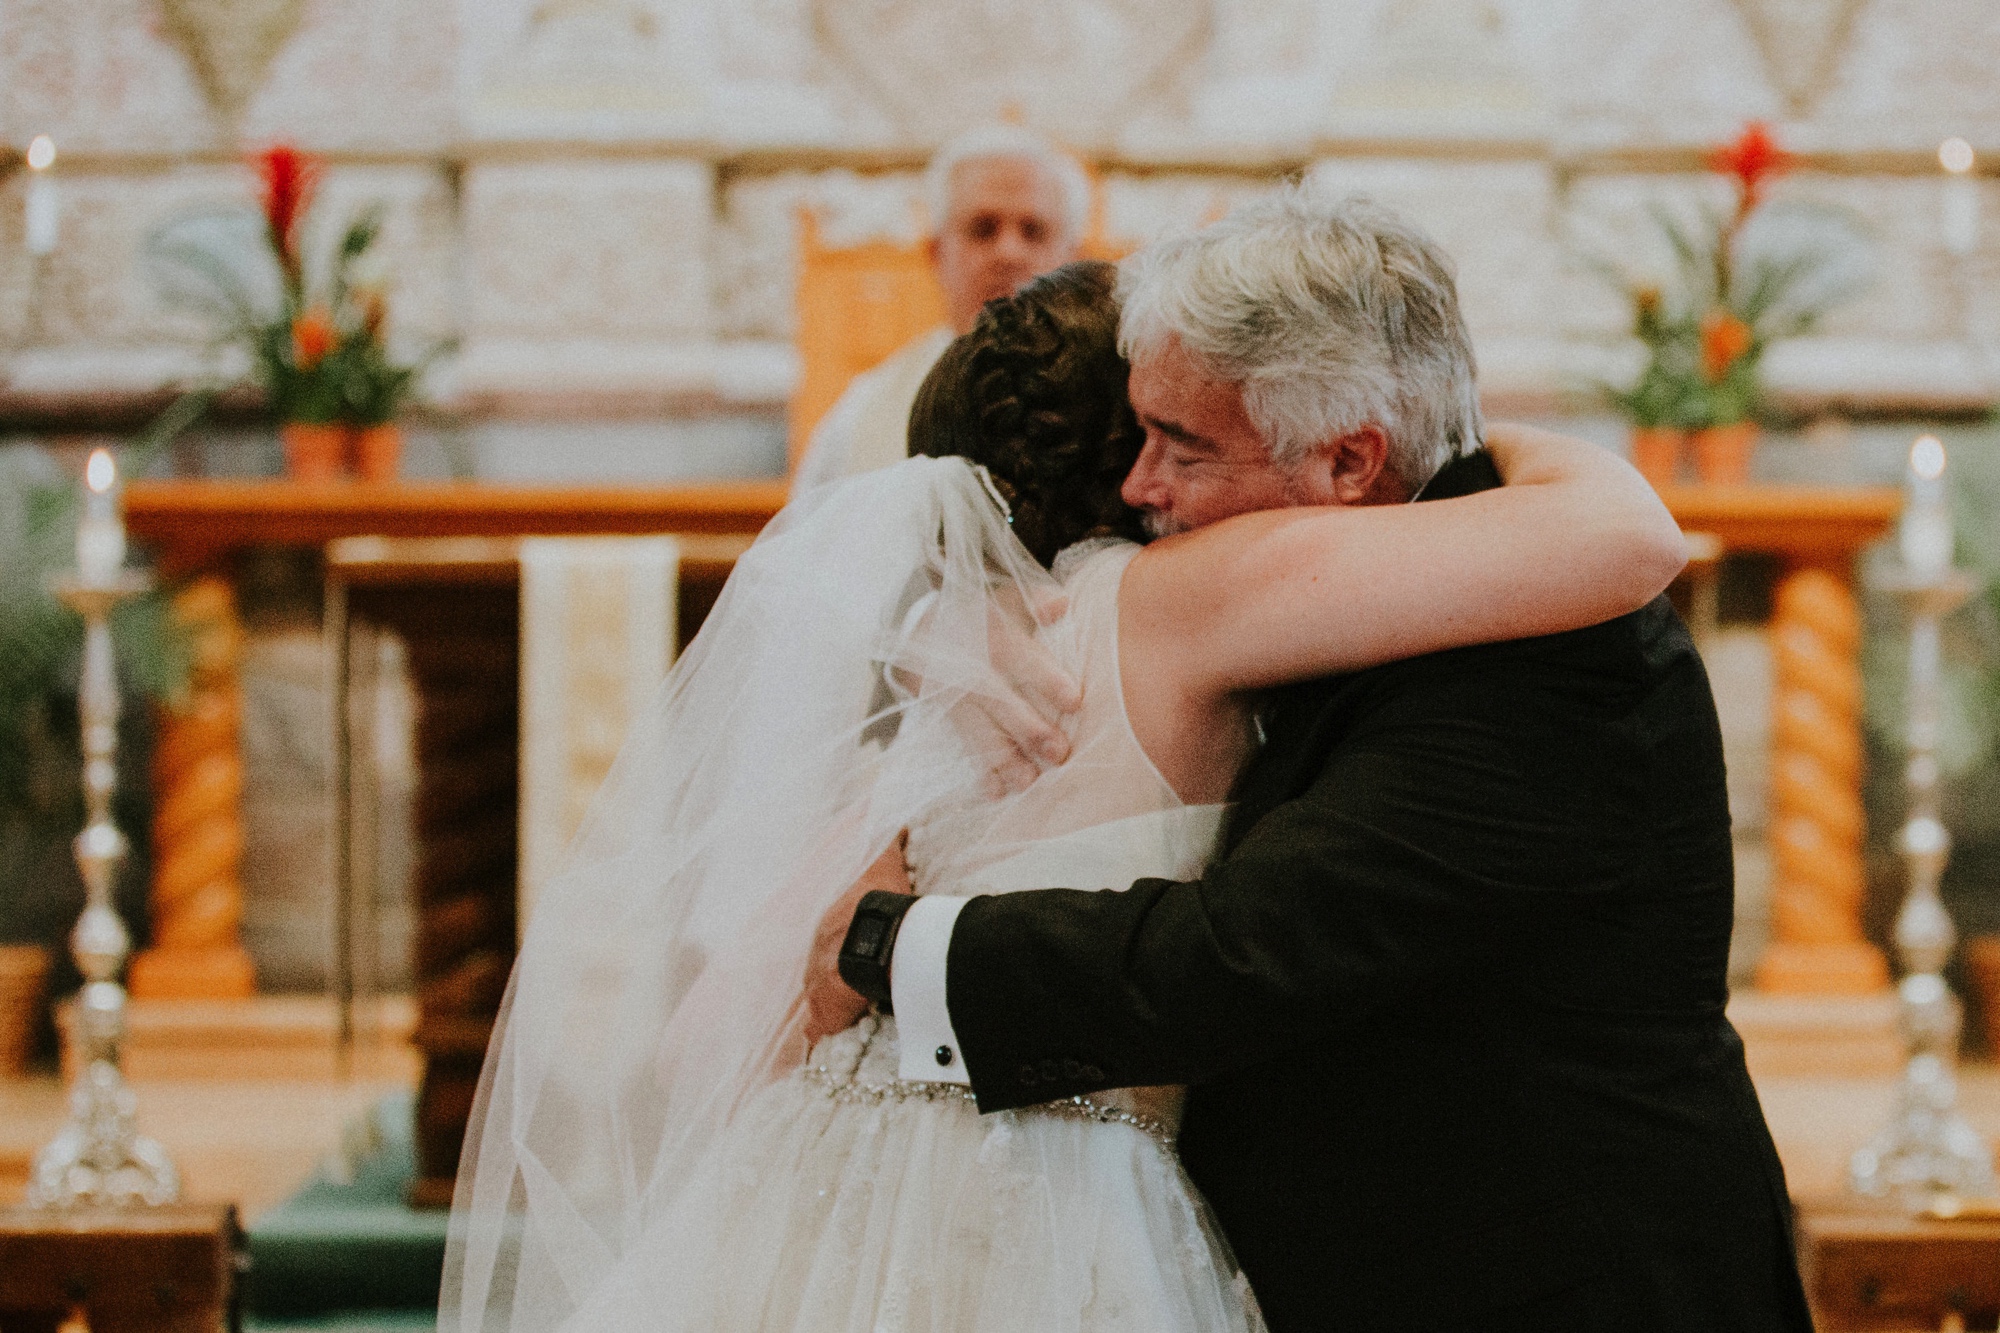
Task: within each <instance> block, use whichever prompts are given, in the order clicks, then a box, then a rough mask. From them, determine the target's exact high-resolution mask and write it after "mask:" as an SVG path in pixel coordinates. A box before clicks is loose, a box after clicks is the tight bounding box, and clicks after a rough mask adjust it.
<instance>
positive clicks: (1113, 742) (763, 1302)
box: [569, 543, 1261, 1333]
mask: <svg viewBox="0 0 2000 1333" xmlns="http://www.w3.org/2000/svg"><path fill="white" fill-rule="evenodd" d="M1137 549H1138V548H1136V547H1133V546H1130V545H1125V544H1122V543H1121V544H1118V545H1114V546H1110V547H1108V548H1102V547H1101V548H1099V549H1097V550H1096V551H1095V552H1094V553H1092V554H1091V555H1090V556H1089V557H1088V558H1087V559H1085V560H1083V561H1082V562H1080V564H1078V563H1077V562H1073V561H1071V562H1065V563H1066V564H1070V565H1072V566H1073V568H1071V569H1069V570H1067V571H1065V572H1068V573H1069V575H1070V576H1069V577H1068V578H1067V579H1065V580H1064V582H1065V585H1066V588H1067V590H1068V593H1069V596H1070V599H1071V610H1070V614H1069V617H1068V621H1067V624H1066V625H1065V627H1064V630H1065V633H1068V634H1073V635H1074V636H1075V638H1076V643H1075V644H1074V645H1064V647H1065V648H1070V649H1072V651H1067V652H1064V653H1063V656H1064V657H1066V658H1068V659H1069V660H1070V661H1072V662H1073V663H1075V664H1076V665H1077V666H1079V667H1080V668H1081V671H1080V679H1081V680H1082V683H1083V686H1084V699H1085V703H1084V707H1083V709H1082V710H1081V714H1080V717H1079V719H1078V723H1077V728H1076V751H1077V754H1076V762H1075V763H1073V764H1070V765H1064V766H1063V767H1062V768H1060V769H1057V770H1054V771H1053V772H1052V773H1051V774H1050V775H1049V776H1048V777H1047V778H1045V779H1044V780H1043V781H1041V782H1039V783H1037V784H1036V785H1035V787H1034V788H1033V789H1031V791H1030V792H1029V793H1028V794H1027V797H1026V798H1025V799H1023V800H1022V801H1021V802H1019V803H1018V804H1017V805H1016V806H1015V807H1014V809H1013V810H1012V811H1010V820H1011V821H1012V822H1013V824H1014V828H1013V829H1012V830H1010V831H1009V834H1010V835H1011V836H1002V837H1001V838H999V839H997V840H996V839H994V838H991V837H987V838H982V839H981V840H980V850H979V851H976V852H974V853H972V854H970V855H967V854H964V853H962V852H961V851H960V850H959V849H958V846H957V844H956V842H955V838H954V834H955V832H956V830H955V829H954V825H955V824H956V823H957V822H958V821H957V820H955V819H953V818H952V817H950V816H949V815H945V816H942V817H939V818H934V819H932V820H930V821H927V822H925V823H921V824H919V825H917V826H916V827H914V828H913V829H912V830H911V837H910V860H911V864H912V866H913V868H914V869H915V871H916V875H917V888H918V890H919V891H920V892H923V891H928V890H931V889H939V890H943V891H950V892H957V893H1005V892H1008V891H1010V890H1015V889H1036V888H1048V887H1052V886H1056V885H1062V886H1067V887H1077V888H1095V887H1103V888H1121V889H1122V888H1124V887H1126V886H1127V885H1129V884H1131V883H1132V881H1133V880H1135V879H1138V878H1142V877H1145V876H1162V877H1169V878H1186V877H1189V876H1192V875H1195V874H1198V873H1199V872H1200V870H1201V868H1202V866H1203V865H1204V864H1205V863H1206V862H1207V860H1208V858H1209V856H1210V854H1211V852H1212V850H1213V848H1214V844H1215V839H1216V835H1217V832H1218V828H1219V824H1220V821H1221V815H1222V807H1221V806H1216V805H1202V806H1187V805H1183V804H1181V803H1180V801H1179V800H1178V799H1177V798H1176V797H1175V796H1174V794H1173V791H1172V789H1171V788H1169V787H1168V786H1167V784H1166V782H1165V781H1164V780H1163V779H1162V778H1161V777H1160V775H1159V773H1158V770H1157V769H1155V768H1154V767H1153V765H1152V763H1151V762H1150V761H1149V760H1148V759H1147V758H1146V755H1145V753H1144V751H1142V750H1141V749H1140V748H1139V745H1138V742H1137V740H1136V739H1134V737H1133V734H1132V728H1131V724H1130V723H1129V722H1128V721H1127V719H1126V716H1125V710H1124V705H1123V701H1122V697H1121V691H1120V688H1119V681H1118V661H1117V623H1118V616H1117V589H1118V579H1119V576H1120V575H1121V574H1122V573H1123V572H1124V569H1125V565H1126V562H1127V561H1128V560H1129V559H1130V558H1131V556H1132V554H1133V553H1134V552H1135V551H1136V550H1137ZM1059 568H1062V566H1059ZM1077 648H1080V649H1081V651H1080V652H1076V651H1073V649H1077ZM1080 819H1081V820H1096V821H1097V822H1089V823H1085V824H1083V826H1082V827H1077V825H1078V822H1079V820H1080ZM1039 827H1047V828H1051V829H1054V828H1062V829H1067V830H1069V831H1067V832H1064V833H1060V834H1057V835H1055V836H1051V837H1047V838H1035V837H1033V836H1032V835H1033V833H1034V832H1035V830H1036V829H1037V828H1039ZM996 842H997V843H998V844H999V845H1002V846H1006V847H1008V850H1006V851H1004V852H1003V853H1000V854H998V855H997V857H996V855H995V853H994V851H993V850H992V849H993V848H994V847H995V845H996ZM896 1070H897V1052H896V1027H895V1020H894V1019H893V1018H877V1017H874V1016H870V1017H867V1018H864V1019H863V1020H862V1021H861V1022H860V1023H859V1024H857V1025H856V1026H855V1027H853V1028H850V1029H848V1030H847V1031H845V1032H842V1033H839V1034H837V1035H835V1036H832V1037H828V1038H826V1039H825V1040H824V1041H822V1042H820V1044H819V1045H818V1047H817V1048H816V1049H815V1050H814V1051H813V1052H812V1056H811V1059H810V1060H809V1061H808V1062H807V1064H806V1065H805V1066H804V1067H803V1068H801V1069H799V1070H796V1071H794V1072H793V1073H792V1074H791V1075H790V1076H788V1077H786V1078H783V1079H781V1080H779V1081H778V1082H776V1083H774V1084H772V1085H770V1086H769V1087H768V1088H766V1089H765V1090H764V1091H763V1092H762V1093H761V1094H760V1095H758V1096H757V1097H756V1098H755V1099H754V1100H753V1101H751V1103H750V1104H749V1105H748V1106H746V1107H745V1108H744V1110H743V1111H742V1113H741V1114H740V1115H739V1116H738V1117H737V1118H736V1119H735V1120H734V1121H733V1122H732V1123H731V1125H730V1126H729V1128H728V1130H727V1131H726V1132H725V1133H724V1134H723V1135H722V1136H721V1138H720V1140H719V1141H718V1142H717V1143H716V1144H715V1145H714V1147H713V1149H712V1150H711V1152H712V1156H711V1158H710V1160H709V1162H708V1163H707V1165H706V1167H705V1169H704V1170H703V1171H702V1172H701V1173H700V1174H699V1175H698V1176H697V1177H696V1178H695V1179H694V1180H693V1181H691V1182H690V1184H689V1187H688V1189H687V1190H686V1191H685V1192H684V1193H683V1194H682V1195H681V1196H680V1197H679V1198H678V1199H676V1200H675V1201H674V1203H673V1205H672V1206H671V1207H669V1208H668V1209H667V1210H666V1211H665V1212H664V1213H663V1214H662V1215H661V1216H659V1217H658V1218H656V1219H654V1220H652V1221H651V1222H650V1223H649V1225H648V1226H647V1228H646V1232H645V1234H644V1236H643V1237H642V1238H641V1239H640V1240H639V1242H638V1243H637V1244H636V1245H635V1246H633V1247H632V1249H631V1250H630V1251H629V1252H628V1253H627V1255H626V1256H625V1259H624V1261H623V1262H622V1263H621V1265H620V1267H619V1270H618V1272H617V1273H616V1275H615V1276H614V1277H613V1278H612V1280H611V1281H610V1282H608V1283H607V1284H606V1285H605V1287H604V1288H603V1289H602V1290H601V1291H600V1292H599V1293H598V1294H597V1295H596V1297H595V1298H594V1299H593V1300H591V1301H590V1302H589V1303H588V1304H586V1305H585V1306H584V1307H583V1309H582V1310H580V1311H579V1312H578V1314H577V1316H576V1317H575V1319H574V1320H573V1321H572V1322H571V1324H570V1325H569V1327H571V1328H574V1329H576V1330H584V1329H621V1330H624V1329H630V1330H640V1329H647V1330H676V1331H677V1333H678V1331H679V1330H703V1331H704V1333H705V1331H707V1330H716V1331H717V1333H722V1331H724V1330H726V1331H728V1333H781V1331H782V1333H842V1331H843V1330H846V1331H851V1333H905V1331H906V1330H907V1331H908V1333H918V1331H920V1330H921V1331H923V1333H945V1331H946V1330H952V1331H963V1333H974V1331H975V1330H990V1331H991V1333H1024V1331H1026V1330H1034V1333H1052V1331H1053V1330H1062V1329H1076V1330H1091V1331H1093V1333H1125V1331H1126V1330H1130V1333H1176V1331H1177V1330H1186V1331H1187V1333H1197V1331H1200V1333H1222V1331H1223V1330H1247V1329H1253V1328H1259V1327H1261V1323H1260V1321H1259V1320H1258V1319H1257V1318H1256V1316H1255V1314H1254V1306H1253V1303H1252V1301H1251V1299H1250V1297H1249V1293H1248V1288H1247V1286H1246V1285H1245V1284H1244V1283H1243V1282H1242V1280H1241V1279H1240V1278H1239V1277H1238V1276H1237V1275H1236V1273H1235V1270H1234V1266H1233V1264H1232V1263H1231V1261H1230V1259H1229V1257H1228V1254H1227V1251H1226V1250H1225V1249H1224V1248H1223V1246H1222V1245H1221V1244H1220V1243H1219V1242H1218V1240H1217V1238H1216V1234H1215V1232H1214V1231H1213V1229H1212V1228H1211V1227H1210V1226H1209V1224H1208V1222H1207V1220H1206V1218H1205V1215H1204V1211H1203V1209H1202V1206H1201V1204H1200V1201H1199V1199H1198V1198H1197V1197H1196V1195H1195V1193H1194V1190H1193V1187H1192V1186H1191V1185H1190V1184H1189V1183H1188V1181H1187V1178H1186V1176H1185V1175H1183V1174H1182V1172H1181V1169H1180V1166H1179V1163H1178V1161H1177V1160H1176V1158H1175V1157H1174V1154H1173V1147H1172V1144H1173V1136H1174V1133H1175V1131H1176V1129H1177V1128H1178V1125H1179V1119H1180V1090H1179V1089H1177V1088H1139V1089H1122V1090H1119V1091H1115V1092H1108V1093H1102V1094H1098V1095H1095V1096H1092V1097H1089V1098H1079V1099H1076V1100H1073V1101H1064V1102H1057V1103H1052V1104H1050V1105H1048V1106H1046V1107H1036V1108H1032V1109H1029V1110H1024V1111H1005V1112H1000V1113H998V1114H996V1115H992V1116H985V1117H982V1116H981V1115H979V1113H978V1111H977V1109H976V1108H975V1107H974V1105H973V1104H972V1100H971V1096H970V1094H969V1092H967V1090H966V1089H964V1088H962V1087H959V1086H957V1085H952V1084H939V1083H905V1082H901V1081H899V1080H898V1079H897V1077H896Z"/></svg>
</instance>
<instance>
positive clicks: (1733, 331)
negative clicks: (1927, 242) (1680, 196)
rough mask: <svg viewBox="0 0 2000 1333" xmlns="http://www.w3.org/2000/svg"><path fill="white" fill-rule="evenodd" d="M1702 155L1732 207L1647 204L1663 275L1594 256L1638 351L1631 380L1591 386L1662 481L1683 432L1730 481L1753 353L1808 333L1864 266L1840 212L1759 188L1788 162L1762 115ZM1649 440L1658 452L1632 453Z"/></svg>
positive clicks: (1739, 449)
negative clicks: (1615, 411)
mask: <svg viewBox="0 0 2000 1333" xmlns="http://www.w3.org/2000/svg"><path fill="white" fill-rule="evenodd" d="M1708 165H1709V167H1710V169H1711V170H1713V171H1714V172H1716V173H1717V174H1719V175H1721V176H1723V177H1724V178H1725V179H1727V180H1728V181H1729V183H1730V186H1731V191H1732V194H1733V196H1734V199H1733V204H1732V206H1731V207H1729V208H1727V209H1726V210H1717V209H1715V208H1713V207H1710V208H1706V209H1704V210H1703V211H1702V213H1701V215H1700V217H1699V218H1698V219H1697V220H1696V221H1695V222H1694V223H1693V224H1689V223H1688V222H1687V221H1686V220H1685V219H1684V218H1682V217H1679V216H1676V215H1675V214H1674V213H1672V212H1670V211H1668V210H1667V209H1665V208H1662V207H1659V206H1657V205H1656V206H1655V207H1654V208H1653V209H1652V215H1653V218H1654V220H1655V222H1656V224H1657V225H1658V227H1659V228H1660V232H1661V234H1662V236H1663V237H1664V239H1665V240H1666V242H1667V248H1668V250H1669V252H1670V253H1671V255H1672V267H1671V272H1670V273H1668V274H1667V275H1665V277H1664V278H1662V277H1661V276H1660V275H1657V274H1646V275H1635V274H1633V273H1632V272H1631V271H1630V270H1628V269H1627V268H1625V267H1624V266H1623V265H1620V264H1617V263H1609V262H1603V261H1599V262H1598V264H1597V267H1598V268H1599V269H1600V271H1602V272H1604V273H1605V274H1606V276H1608V277H1609V278H1610V279H1611V280H1612V281H1613V282H1614V283H1615V284H1616V285H1618V286H1619V287H1620V288H1622V289H1623V291H1624V292H1625V295H1626V298H1627V299H1628V300H1629V301H1630V303H1631V307H1632V315H1633V318H1632V332H1633V334H1634V335H1635V336H1636V337H1637V338H1638V340H1639V342H1640V344H1641V346H1642V347H1643V348H1644V350H1645V357H1646V359H1645V363H1644V366H1643V368H1642V369H1641V370H1640V372H1639V375H1638V376H1637V378H1636V379H1634V380H1633V381H1632V382H1630V383H1629V384H1627V385H1622V386H1612V385H1606V386H1602V387H1603V388H1604V390H1605V393H1606V396H1607V397H1608V398H1609V399H1610V401H1611V402H1612V403H1613V404H1615V405H1616V406H1617V407H1618V408H1619V409H1620V410H1621V411H1622V412H1623V413H1624V414H1625V415H1626V417H1627V418H1628V419H1629V420H1630V421H1631V422H1632V424H1633V426H1634V429H1635V436H1634V444H1635V448H1634V456H1635V460H1636V461H1638V462H1640V464H1641V468H1642V470H1645V471H1647V472H1648V474H1649V475H1652V476H1654V478H1655V480H1661V481H1664V480H1671V478H1672V474H1673V469H1674V466H1675V459H1676V455H1677V451H1678V438H1679V437H1680V436H1682V435H1684V434H1687V433H1694V434H1695V437H1696V438H1695V446H1696V461H1697V463H1699V464H1702V472H1703V474H1704V476H1705V477H1706V478H1707V479H1709V480H1729V481H1740V480H1742V479H1743V477H1744V476H1745V475H1746V474H1747V472H1748V468H1749V448H1750V445H1751V444H1752V443H1753V442H1754V439H1755V429H1756V428H1755V424H1754V423H1755V421H1756V419H1757V417H1758V416H1759V415H1761V414H1762V413H1763V411H1764V410H1765V395H1764V385H1763V378H1762V369H1763V360H1764V354H1765V352H1766V351H1767V350H1768V349H1769V347H1770V345H1771V344H1772V343H1773V342H1774V341H1776V340H1778V339H1781V338H1787V337H1792V336H1795V335H1798V334H1801V333H1805V332H1808V331H1810V330H1811V329H1812V328H1813V327H1814V326H1815V325H1816V324H1817V323H1818V322H1819V321H1820V319H1821V318H1823V317H1824V316H1825V315H1826V313H1827V312H1828V311H1830V310H1832V309H1833V308H1834V307H1836V306H1838V305H1839V304H1841V303H1842V302H1843V301H1846V300H1848V299H1850V298H1851V297H1853V296H1855V295H1857V294H1858V293H1859V292H1860V290H1861V289H1862V288H1863V287H1864V286H1865V285H1866V284H1867V282H1868V280H1869V279H1870V278H1871V277H1872V268H1873V263H1872V253H1871V250H1870V246H1869V243H1868V238H1867V234H1866V232H1865V230H1864V228H1863V227H1862V225H1861V223H1860V221H1859V220H1858V219H1857V218H1855V217H1854V216H1853V215H1852V214H1851V213H1848V212H1847V211H1845V210H1842V209H1836V208H1829V207H1824V206H1819V205H1812V204H1805V203H1801V202H1796V201H1773V200H1770V199H1769V198H1768V191H1769V188H1770V184H1771V182H1772V181H1773V180H1775V179H1776V178H1777V177H1778V176H1779V175H1781V174H1782V173H1783V172H1785V171H1786V170H1788V169H1790V167H1791V166H1792V165H1793V162H1792V159H1791V157H1790V155H1789V154H1787V153H1786V152H1785V151H1784V150H1783V149H1782V148H1780V147H1779V146H1778V143H1777V141H1776V139H1774V138H1773V137H1772V135H1771V132H1770V130H1769V129H1768V128H1767V127H1766V126H1764V125H1762V124H1758V123H1752V124H1751V125H1750V126H1749V127H1748V128H1746V129H1745V130H1744V131H1743V133H1742V135H1741V136H1740V137H1738V138H1737V139H1736V140H1735V141H1734V142H1733V143H1729V144H1725V145H1723V146H1721V147H1719V148H1716V149H1715V150H1713V151H1712V152H1711V153H1710V154H1709V159H1708ZM1649 445H1650V446H1654V447H1656V448H1658V447H1664V449H1665V453H1664V456H1661V455H1658V454H1655V456H1654V457H1653V458H1652V459H1650V460H1649V459H1648V458H1646V457H1644V456H1642V455H1643V453H1644V452H1645V447H1646V446H1649ZM1705 446H1712V447H1705ZM1649 461H1650V462H1652V463H1653V466H1651V467H1647V463H1648V462H1649Z"/></svg>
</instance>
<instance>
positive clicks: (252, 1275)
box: [244, 1093, 449, 1333]
mask: <svg viewBox="0 0 2000 1333" xmlns="http://www.w3.org/2000/svg"><path fill="white" fill-rule="evenodd" d="M413 1115H414V1101H413V1098H412V1097H411V1096H410V1094H408V1093H396V1094H392V1095H391V1096H389V1097H386V1098H384V1099H383V1100H382V1101H381V1102H379V1103H378V1104H376V1106H375V1107H374V1108H373V1109H372V1110H371V1111H370V1112H369V1114H368V1115H367V1116H366V1117H365V1118H364V1119H363V1120H362V1121H361V1122H360V1123H358V1124H356V1125H352V1126H349V1128H348V1130H347V1132H346V1133H345V1134H344V1135H343V1140H344V1141H343V1143H342V1145H341V1151H340V1152H339V1153H338V1154H336V1155H335V1156H333V1157H331V1158H329V1160H328V1162H327V1163H326V1164H325V1165H324V1166H322V1167H321V1168H320V1170H319V1171H318V1172H317V1173H315V1175H314V1177H313V1179H312V1180H310V1181H308V1182H307V1183H306V1185H305V1187H304V1188H303V1189H301V1190H300V1191H299V1192H298V1193H297V1194H294V1195H293V1196H292V1197H291V1198H289V1199H287V1200H285V1202H283V1203H281V1204H279V1205H278V1206H277V1207H276V1208H273V1209H272V1210H271V1211H270V1212H268V1213H266V1214H264V1215H263V1216H262V1217H260V1218H258V1219H257V1220H256V1221H254V1222H253V1223H252V1224H251V1225H250V1227H249V1234H248V1240H249V1249H250V1271H249V1274H248V1276H247V1279H246V1288H245V1299H244V1309H245V1310H246V1312H247V1313H248V1314H249V1316H250V1317H251V1319H252V1321H253V1322H254V1321H256V1320H260V1319H262V1320H269V1319H270V1318H273V1317H276V1318H298V1317H301V1316H328V1315H338V1318H336V1319H335V1320H334V1322H330V1323H325V1322H322V1323H303V1324H297V1325H289V1324H288V1325H282V1326H283V1327H299V1328H327V1329H343V1330H353V1333H361V1331H362V1330H374V1329H377V1328H381V1329H398V1330H400V1329H404V1328H416V1327H428V1326H429V1325H428V1323H424V1322H418V1323H407V1322H404V1323H397V1322H394V1320H396V1319H408V1318H415V1317H416V1313H421V1314H422V1316H423V1319H424V1320H429V1321H433V1322H434V1320H435V1312H436V1310H437V1296H438V1283H439V1280H440V1278H441V1276H442V1274H443V1272H444V1238H445V1226H446V1222H447V1220H448V1217H449V1215H448V1214H447V1213H445V1212H443V1211H435V1210H429V1209H416V1208H412V1207H410V1206H409V1205H408V1204H407V1203H405V1202H404V1201H403V1199H404V1192H405V1191H406V1190H407V1189H408V1188H409V1185H410V1182H411V1180H412V1179H414V1178H415V1176H416V1152H415V1148H414V1146H413V1144H412V1141H411V1139H412V1133H411V1127H412V1124H413ZM406 1311H407V1312H413V1313H411V1314H409V1315H405V1314H403V1313H402V1312H406ZM357 1312H386V1313H357ZM385 1319H387V1320H390V1321H391V1322H388V1323H384V1322H383V1321H384V1320H385ZM353 1320H360V1321H361V1322H358V1323H357V1322H352V1321H353ZM256 1326H257V1327H267V1326H268V1327H274V1328H275V1327H279V1326H280V1325H268V1324H257V1325H256Z"/></svg>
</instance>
